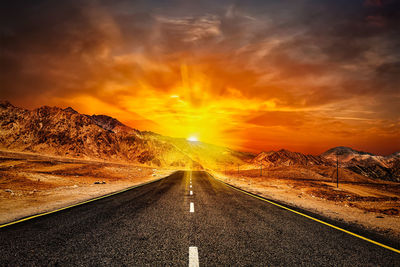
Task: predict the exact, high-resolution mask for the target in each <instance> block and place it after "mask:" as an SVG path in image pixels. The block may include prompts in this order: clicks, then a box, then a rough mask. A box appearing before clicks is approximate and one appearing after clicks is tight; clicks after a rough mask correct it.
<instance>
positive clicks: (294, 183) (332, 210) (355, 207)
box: [213, 169, 400, 240]
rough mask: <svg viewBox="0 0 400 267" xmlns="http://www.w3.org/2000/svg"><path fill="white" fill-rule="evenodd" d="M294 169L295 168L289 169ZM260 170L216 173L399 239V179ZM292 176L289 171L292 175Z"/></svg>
mask: <svg viewBox="0 0 400 267" xmlns="http://www.w3.org/2000/svg"><path fill="white" fill-rule="evenodd" d="M290 172H293V169H292V170H290ZM259 173H260V172H259V170H254V171H246V172H245V173H244V174H241V173H239V174H238V173H237V172H235V171H231V172H229V171H228V172H226V173H218V172H214V173H213V175H214V176H215V177H216V178H219V179H221V180H223V181H225V182H227V183H229V184H231V185H234V186H237V187H239V188H242V189H244V190H246V191H249V192H252V193H255V194H258V195H261V196H264V197H266V198H268V199H273V200H277V201H280V202H282V203H286V204H289V205H292V206H296V207H299V208H302V209H305V210H309V211H312V212H314V213H317V214H322V215H325V216H328V217H330V218H333V219H335V220H340V221H346V222H348V223H352V224H358V225H361V226H363V227H365V228H367V229H369V230H372V231H374V232H376V233H379V234H382V235H384V236H386V237H389V238H390V239H394V240H400V183H393V182H386V181H376V180H370V179H363V181H360V182H357V181H354V179H345V180H344V181H343V180H342V181H340V183H339V188H336V183H334V182H332V180H331V179H330V178H326V179H321V178H320V177H318V178H313V177H311V178H308V179H305V178H300V179H299V178H293V177H292V178H284V177H285V175H282V171H280V173H279V175H277V176H279V178H276V177H273V176H274V175H273V173H270V175H268V177H260V174H259ZM289 176H290V175H289Z"/></svg>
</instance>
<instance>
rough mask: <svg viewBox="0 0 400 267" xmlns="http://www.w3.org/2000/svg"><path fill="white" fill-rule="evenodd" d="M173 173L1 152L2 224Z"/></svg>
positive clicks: (106, 163) (0, 203)
mask: <svg viewBox="0 0 400 267" xmlns="http://www.w3.org/2000/svg"><path fill="white" fill-rule="evenodd" d="M172 172H173V171H172V170H157V169H152V168H149V167H143V166H135V165H129V164H119V163H109V162H99V161H88V160H73V159H62V158H56V157H46V156H39V155H33V154H24V153H10V152H1V151H0V224H2V223H6V222H10V221H13V220H16V219H19V218H22V217H26V216H29V215H33V214H37V213H42V212H46V211H50V210H55V209H58V208H61V207H65V206H68V205H72V204H75V203H79V202H82V201H85V200H88V199H91V198H94V197H97V196H101V195H105V194H108V193H111V192H116V191H119V190H122V189H124V188H127V187H130V186H134V185H137V184H141V183H145V182H148V181H151V180H155V179H159V178H162V177H165V176H167V175H169V174H170V173H172Z"/></svg>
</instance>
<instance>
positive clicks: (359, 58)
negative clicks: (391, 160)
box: [0, 1, 400, 154]
mask: <svg viewBox="0 0 400 267" xmlns="http://www.w3.org/2000/svg"><path fill="white" fill-rule="evenodd" d="M69 2H70V1H65V3H63V4H60V3H58V4H55V3H51V1H50V3H49V2H48V1H43V3H42V4H41V5H37V6H35V5H32V6H26V7H25V10H24V12H22V13H21V12H20V11H19V10H20V9H18V11H17V8H18V6H12V4H10V7H9V8H10V10H9V12H8V13H13V12H14V13H13V14H14V15H13V16H12V17H11V16H10V17H9V18H6V22H5V24H4V25H5V26H3V28H2V29H3V30H4V29H5V30H6V31H4V32H6V42H4V44H2V46H3V47H2V48H3V51H5V53H4V55H2V58H1V59H2V61H3V63H4V64H2V74H0V79H1V80H0V81H1V89H2V90H1V95H0V96H1V98H5V99H8V100H10V101H11V102H12V103H13V104H15V105H19V106H23V107H27V108H35V107H38V106H41V105H56V106H61V107H67V106H71V107H73V108H74V109H76V110H78V111H79V112H81V113H87V114H107V115H110V116H113V117H116V118H118V119H119V120H120V121H122V122H124V123H126V124H127V125H129V126H132V127H135V128H138V129H140V130H151V131H155V132H158V133H160V134H164V135H169V136H174V137H184V138H187V137H190V136H195V137H197V138H198V139H199V140H200V141H204V142H208V143H213V144H218V145H226V146H230V147H233V148H236V149H241V150H247V151H254V152H259V151H262V150H271V149H280V148H286V149H291V150H295V151H300V152H305V153H313V154H318V153H321V152H323V151H325V150H327V149H328V148H330V147H333V146H339V145H345V146H350V147H353V148H355V149H360V150H365V151H368V152H373V153H378V154H390V153H393V152H395V151H399V150H400V141H399V140H400V110H399V109H400V108H399V107H400V93H399V91H400V90H399V87H398V84H399V78H398V77H399V75H398V74H399V73H400V71H399V70H400V64H399V63H398V62H400V60H399V58H398V57H396V52H399V51H398V46H397V47H396V46H395V44H396V42H398V41H399V40H398V36H397V35H395V33H394V32H393V30H391V29H392V28H391V27H392V26H393V25H392V24H394V23H398V20H397V19H396V18H393V16H389V15H388V16H387V17H385V14H386V13H385V12H386V6H385V5H384V2H385V1H383V2H381V1H379V2H375V1H365V2H364V1H359V2H358V1H354V3H351V4H349V3H347V4H346V3H342V2H340V3H339V2H338V1H332V2H330V3H329V4H326V6H323V5H321V4H317V3H316V2H315V3H314V1H309V4H305V3H303V4H299V2H297V3H295V2H291V3H287V2H286V1H282V3H280V4H277V3H273V2H272V1H271V3H270V2H268V1H261V2H258V1H254V3H253V4H252V5H250V4H241V5H239V4H237V3H236V4H235V3H232V2H231V1H226V2H225V1H222V2H221V4H216V3H213V2H210V3H209V5H206V4H199V3H197V4H195V3H186V2H180V1H178V5H177V6H172V5H171V6H164V7H160V6H157V4H155V3H152V4H151V3H148V2H150V1H148V2H146V1H145V2H140V3H136V4H133V3H130V2H127V1H115V2H114V4H111V3H106V2H104V3H103V2H102V1H99V2H91V3H90V4H85V5H79V6H77V5H75V4H74V2H72V1H71V3H69ZM256 2H257V3H256ZM289 2H290V1H289ZM256 4H257V5H259V6H257V5H256ZM308 5H309V6H308ZM343 5H344V6H343ZM346 5H348V6H346ZM172 7H174V8H172ZM13 8H14V9H15V10H13ZM343 8H347V9H346V10H349V11H348V12H347V13H346V12H342V10H343ZM387 8H388V9H391V8H393V7H390V6H389V7H387ZM35 10H36V11H37V10H40V11H41V15H40V16H37V15H35V14H36V13H34V12H36V11H35ZM77 10H78V11H79V12H77ZM324 10H325V11H327V10H329V11H330V13H325V11H324ZM19 12H20V13H21V14H20V13H19ZM318 12H319V13H318ZM29 14H31V15H29ZM54 14H56V15H54ZM288 14H289V15H288ZM310 14H314V17H313V18H314V19H313V20H312V21H310V20H309V19H308V18H309V17H310ZM46 25H47V26H46ZM48 25H52V26H50V27H49V26H48ZM395 36H397V37H395ZM4 66H6V67H5V68H4Z"/></svg>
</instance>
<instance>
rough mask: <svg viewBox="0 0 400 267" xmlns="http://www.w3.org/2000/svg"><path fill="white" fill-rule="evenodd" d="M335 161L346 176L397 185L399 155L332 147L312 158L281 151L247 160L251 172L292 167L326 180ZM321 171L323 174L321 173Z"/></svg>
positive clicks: (331, 172)
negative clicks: (252, 170)
mask: <svg viewBox="0 0 400 267" xmlns="http://www.w3.org/2000/svg"><path fill="white" fill-rule="evenodd" d="M337 159H338V161H339V166H340V168H341V169H344V170H346V171H347V173H346V175H351V173H354V174H357V175H362V176H364V177H369V178H374V179H384V180H390V181H396V182H400V153H399V152H397V153H394V154H392V155H389V156H386V157H385V156H377V155H373V154H371V153H367V152H362V151H357V150H354V149H352V148H350V147H335V148H331V149H329V150H327V151H326V152H324V153H322V154H321V155H318V156H314V155H305V154H302V153H299V152H292V151H289V150H285V149H281V150H279V151H268V152H261V153H260V154H258V155H257V156H256V157H255V158H254V159H252V160H251V164H252V165H253V168H259V166H260V165H262V166H263V168H277V167H288V166H292V167H297V168H300V169H303V170H304V169H308V170H313V171H315V172H317V173H318V174H320V175H323V176H327V175H328V173H329V175H328V176H329V177H333V176H335V175H336V170H335V169H336V160H337ZM313 166H315V167H313ZM321 167H324V168H321ZM322 169H323V170H324V172H322V171H321V170H322ZM326 170H329V171H326ZM354 176H356V175H354Z"/></svg>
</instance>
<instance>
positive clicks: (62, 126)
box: [0, 101, 251, 168]
mask: <svg viewBox="0 0 400 267" xmlns="http://www.w3.org/2000/svg"><path fill="white" fill-rule="evenodd" d="M0 148H2V149H7V150H12V151H21V152H34V153H42V154H48V155H56V156H63V157H65V156H66V157H75V158H86V159H104V160H114V161H124V162H137V163H142V164H147V165H152V166H159V167H179V168H185V167H192V166H193V167H196V168H216V165H217V164H230V163H232V162H235V163H243V162H244V161H245V160H247V159H248V158H249V157H250V156H251V155H250V154H248V153H241V152H236V151H233V150H230V149H228V148H222V147H217V146H213V145H209V144H205V143H201V142H195V143H192V142H188V141H186V140H185V139H175V138H170V137H165V136H161V135H158V134H155V133H151V132H141V131H139V130H136V129H132V128H130V127H128V126H126V125H124V124H123V123H121V122H119V121H118V120H117V119H115V118H111V117H109V116H106V115H92V116H90V115H85V114H80V113H78V112H77V111H75V110H73V109H72V108H66V109H61V108H58V107H47V106H44V107H40V108H38V109H35V110H26V109H22V108H18V107H15V106H13V105H12V104H10V103H9V102H6V101H3V102H0ZM200 155H201V156H200Z"/></svg>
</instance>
